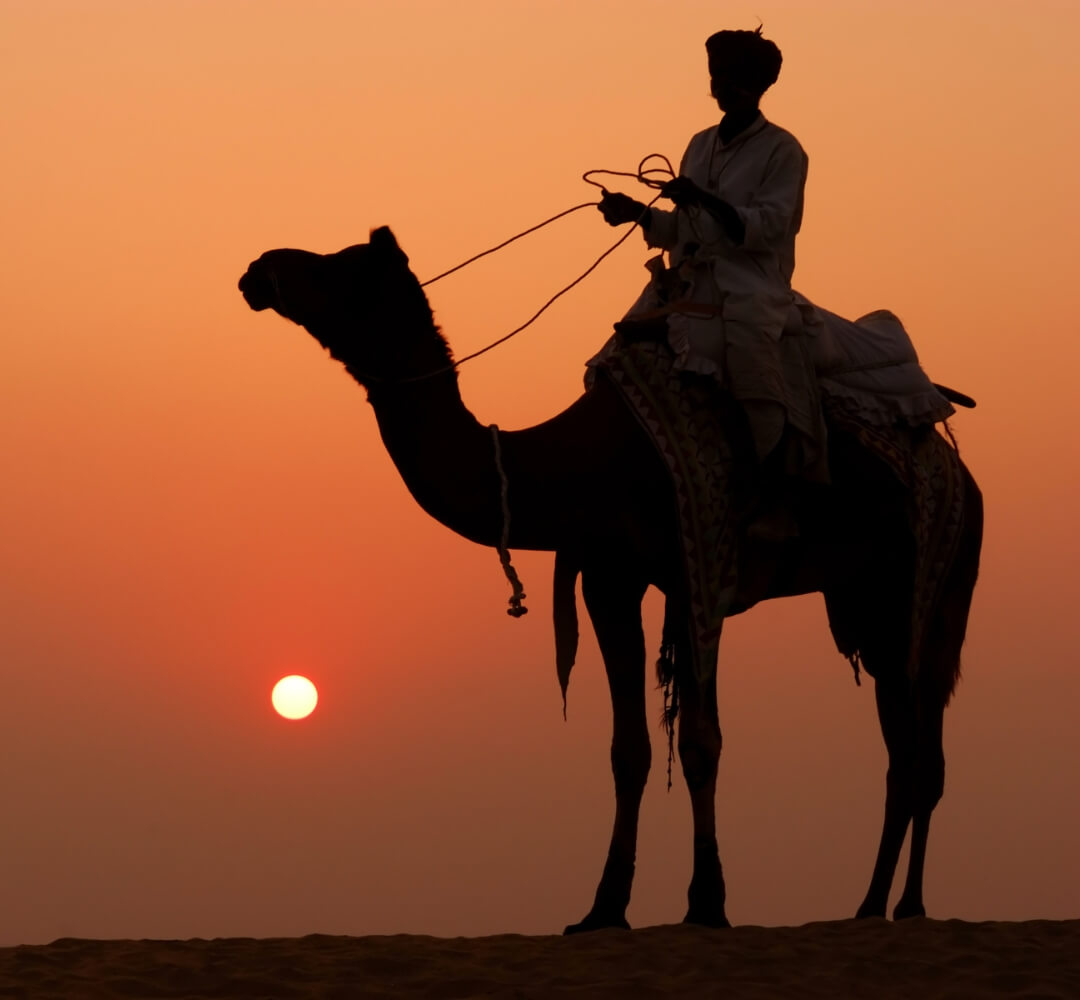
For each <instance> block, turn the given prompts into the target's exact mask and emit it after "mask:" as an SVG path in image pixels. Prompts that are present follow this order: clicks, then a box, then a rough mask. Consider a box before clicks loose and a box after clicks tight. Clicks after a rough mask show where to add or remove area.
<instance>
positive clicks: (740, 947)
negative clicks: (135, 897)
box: [0, 920, 1080, 1000]
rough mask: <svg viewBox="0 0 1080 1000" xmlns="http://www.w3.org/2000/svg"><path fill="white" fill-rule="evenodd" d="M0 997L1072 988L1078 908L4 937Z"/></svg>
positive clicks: (916, 992)
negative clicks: (336, 933)
mask: <svg viewBox="0 0 1080 1000" xmlns="http://www.w3.org/2000/svg"><path fill="white" fill-rule="evenodd" d="M0 996H2V997H27V998H35V1000H37V998H40V1000H47V998H52V997H63V998H65V1000H71V998H83V997H85V998H94V997H127V998H132V997H295V998H316V997H319V998H322V997H438V998H449V997H481V996H482V997H492V996H494V997H515V998H531V997H536V998H541V997H545V998H546V997H561V996H576V997H620V998H634V997H710V996H718V997H720V996H722V997H725V998H728V997H732V998H737V997H799V998H804V997H805V998H813V997H828V998H830V1000H835V998H859V997H867V998H875V1000H876V998H881V997H918V998H920V1000H931V998H946V997H949V998H957V1000H960V998H964V1000H970V998H976V997H1026V998H1030V1000H1034V998H1037V997H1038V998H1066V997H1068V998H1076V997H1080V920H1068V921H1050V920H1034V921H1028V922H1023V923H966V922H964V921H960V920H944V921H941V920H910V921H906V922H904V923H899V924H894V923H890V922H888V921H885V920H868V921H835V922H830V923H815V924H807V925H806V926H803V927H736V928H733V929H731V930H726V931H711V930H706V929H702V928H696V927H682V926H665V927H650V928H645V929H642V930H636V931H629V932H627V931H603V932H600V933H594V934H587V935H583V936H580V937H573V938H563V937H557V936H551V937H524V936H520V935H513V934H506V935H499V936H494V937H483V938H433V937H421V936H415V935H396V936H388V937H330V936H325V935H311V936H309V937H303V938H263V939H255V938H218V939H215V940H200V939H194V940H190V941H92V940H81V939H74V938H65V939H62V940H59V941H54V942H53V943H52V944H48V945H34V946H23V947H17V948H4V949H0Z"/></svg>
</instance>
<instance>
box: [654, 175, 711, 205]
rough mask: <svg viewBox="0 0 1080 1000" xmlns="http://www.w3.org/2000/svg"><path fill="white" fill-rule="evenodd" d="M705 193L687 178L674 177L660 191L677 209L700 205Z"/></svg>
mask: <svg viewBox="0 0 1080 1000" xmlns="http://www.w3.org/2000/svg"><path fill="white" fill-rule="evenodd" d="M705 193H706V192H704V191H702V190H701V188H699V187H698V186H697V185H696V184H695V183H694V182H693V181H692V180H690V178H689V177H675V178H673V179H672V180H670V181H668V182H667V183H666V184H665V185H664V186H663V188H662V189H661V191H660V194H661V195H663V196H664V197H665V198H670V199H671V200H672V201H673V202H675V205H676V206H677V207H678V208H686V207H688V206H690V205H700V204H701V202H702V201H703V197H702V196H703V195H705Z"/></svg>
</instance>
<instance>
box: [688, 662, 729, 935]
mask: <svg viewBox="0 0 1080 1000" xmlns="http://www.w3.org/2000/svg"><path fill="white" fill-rule="evenodd" d="M679 652H683V650H679ZM679 652H677V653H676V657H677V658H678V657H679ZM682 661H683V663H688V662H689V661H688V657H686V656H683V657H682ZM679 702H680V704H679V760H680V762H681V764H682V772H683V777H684V778H685V779H686V787H687V788H688V789H689V791H690V808H691V809H692V811H693V815H694V873H693V876H692V877H691V879H690V888H689V890H688V891H687V902H688V904H689V905H688V908H687V911H686V916H685V917H684V918H683V923H687V924H703V925H705V926H706V927H730V926H731V924H730V923H729V922H728V919H727V915H726V914H725V911H724V902H725V897H726V892H725V888H724V873H723V870H722V868H721V867H720V855H719V852H718V850H717V846H716V774H717V769H718V766H719V763H720V748H721V744H722V737H721V733H720V720H719V717H718V715H717V709H716V670H715V664H714V669H713V670H712V673H711V678H710V679H709V680H708V681H707V682H706V683H705V684H700V685H699V684H698V683H697V682H696V680H695V679H693V678H691V677H687V676H685V672H683V675H682V676H680V678H679Z"/></svg>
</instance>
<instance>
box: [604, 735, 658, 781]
mask: <svg viewBox="0 0 1080 1000" xmlns="http://www.w3.org/2000/svg"><path fill="white" fill-rule="evenodd" d="M651 765H652V748H651V747H650V745H649V736H648V733H646V734H645V738H644V739H643V740H642V739H634V740H619V741H614V742H612V744H611V773H612V774H613V775H614V777H615V794H616V795H622V794H630V795H640V794H641V793H642V792H643V791H644V790H645V782H646V781H647V780H648V778H649V768H650V766H651Z"/></svg>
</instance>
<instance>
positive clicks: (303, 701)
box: [270, 674, 319, 719]
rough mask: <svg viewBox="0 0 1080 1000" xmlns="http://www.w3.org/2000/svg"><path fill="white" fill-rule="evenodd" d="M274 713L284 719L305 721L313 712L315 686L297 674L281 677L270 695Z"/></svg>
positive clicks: (317, 693) (315, 697)
mask: <svg viewBox="0 0 1080 1000" xmlns="http://www.w3.org/2000/svg"><path fill="white" fill-rule="evenodd" d="M270 701H271V702H272V703H273V706H274V711H275V712H277V714H278V715H280V716H282V717H283V718H286V719H306V718H307V717H308V716H309V715H311V713H312V712H314V711H315V705H316V704H317V703H318V701H319V692H318V691H316V690H315V685H314V684H312V683H311V681H309V680H308V679H307V678H306V677H301V676H300V675H299V674H289V676H288V677H282V678H281V680H279V681H278V682H277V683H276V684H275V685H274V690H273V691H272V692H271V693H270Z"/></svg>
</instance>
